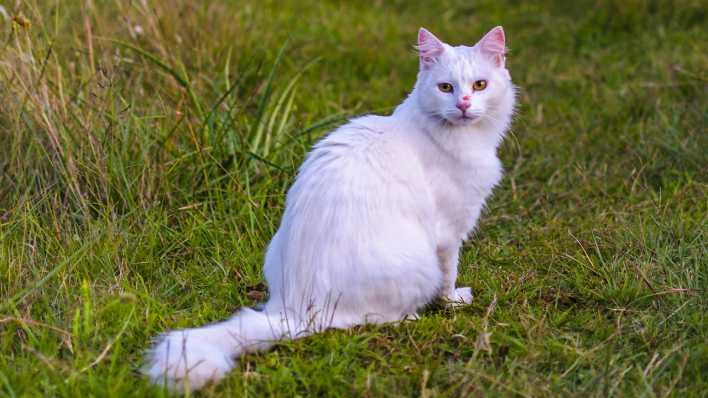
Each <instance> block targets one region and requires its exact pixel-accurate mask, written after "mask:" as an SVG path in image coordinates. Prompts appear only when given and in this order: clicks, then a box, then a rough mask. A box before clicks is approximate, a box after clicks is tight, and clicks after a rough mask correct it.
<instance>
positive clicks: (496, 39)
mask: <svg viewBox="0 0 708 398" xmlns="http://www.w3.org/2000/svg"><path fill="white" fill-rule="evenodd" d="M505 41H506V39H505V37H504V28H502V27H501V26H497V27H496V28H493V29H492V30H490V31H489V32H488V33H487V34H486V35H484V37H483V38H482V40H480V41H479V43H477V47H479V50H480V51H481V53H482V54H483V55H485V56H487V57H488V58H489V59H491V60H492V61H493V62H494V64H495V65H496V66H498V67H500V68H503V67H504V61H505V59H506V58H505V54H506V44H505Z"/></svg>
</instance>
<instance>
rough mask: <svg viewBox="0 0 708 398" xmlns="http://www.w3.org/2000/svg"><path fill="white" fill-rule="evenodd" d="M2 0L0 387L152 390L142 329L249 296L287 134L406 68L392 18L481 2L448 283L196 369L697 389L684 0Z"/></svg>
mask: <svg viewBox="0 0 708 398" xmlns="http://www.w3.org/2000/svg"><path fill="white" fill-rule="evenodd" d="M145 3H147V6H145V5H144V4H145ZM202 3H203V4H202ZM3 6H4V9H5V11H6V12H7V14H8V16H9V17H10V18H13V17H16V18H15V22H12V23H11V22H10V21H9V20H8V19H3V16H2V13H0V396H9V397H14V396H17V397H20V396H58V397H74V396H100V397H104V396H114V397H123V396H153V395H161V394H165V393H164V391H162V390H160V389H159V388H157V387H154V386H151V385H150V384H149V383H147V381H146V380H145V379H143V378H142V377H141V376H140V375H139V373H138V369H139V367H140V365H141V361H142V351H143V350H144V349H145V348H146V347H148V345H149V344H150V339H151V337H153V336H155V335H157V334H158V333H160V332H162V331H165V330H168V329H172V328H178V327H187V326H195V325H200V324H204V323H207V322H211V321H215V320H220V319H223V318H225V317H226V316H228V315H229V314H230V313H232V312H233V311H234V310H236V309H237V308H239V307H240V306H243V305H253V304H255V303H256V302H258V301H259V297H262V296H263V292H264V291H265V286H264V285H263V277H262V272H261V270H262V257H263V253H264V250H265V247H266V245H267V242H268V240H269V238H270V237H271V236H272V234H273V233H274V231H275V229H276V228H277V225H278V222H279V219H280V215H281V214H282V211H283V198H284V194H285V192H286V190H287V188H288V186H289V184H290V183H291V182H292V180H293V178H294V175H295V169H296V167H297V166H298V165H299V163H300V162H301V161H302V159H303V157H304V155H305V153H306V151H307V150H308V148H309V147H310V146H311V145H312V143H313V142H315V141H316V140H317V139H318V138H319V137H321V136H322V135H323V134H324V133H326V131H327V130H328V129H329V128H331V127H333V126H335V125H336V124H338V123H341V122H342V121H343V120H344V118H346V117H347V116H351V115H355V114H361V113H366V112H374V111H375V112H388V111H389V110H390V109H392V107H393V106H395V105H396V104H397V103H398V102H399V101H400V100H401V99H402V98H403V97H404V96H405V95H406V93H407V92H408V91H409V90H410V88H411V87H412V84H413V82H414V79H415V73H416V69H417V60H416V56H415V54H414V52H413V51H412V49H411V44H412V43H413V40H414V39H415V36H416V31H417V29H418V27H419V26H425V27H427V28H429V29H430V30H432V31H433V32H435V33H436V34H438V35H439V37H441V38H443V39H445V40H448V41H450V42H453V43H462V42H464V43H472V42H474V41H476V40H477V39H478V38H479V37H480V36H481V35H482V34H483V33H484V32H486V31H487V30H488V29H489V28H491V27H492V26H495V25H497V24H502V25H504V27H505V29H506V32H507V36H508V42H509V43H508V44H509V46H510V47H511V49H512V52H511V54H510V56H509V59H508V65H509V68H510V70H511V72H512V75H513V77H514V81H515V82H516V84H518V85H519V86H520V96H519V103H520V106H519V110H518V115H517V117H516V120H515V123H514V127H513V131H512V132H511V134H510V136H509V137H508V139H507V140H506V142H505V144H504V145H503V147H502V148H501V156H502V159H503V162H504V165H505V168H506V170H507V174H506V177H505V179H504V181H503V183H502V185H501V186H500V187H499V189H497V191H496V193H495V195H494V197H493V199H492V200H491V202H490V203H489V206H488V209H487V211H486V213H485V215H484V216H483V219H482V221H481V225H480V229H479V232H478V233H477V234H476V236H475V237H474V239H472V240H471V241H470V242H469V243H468V244H467V245H466V246H465V249H464V254H463V256H462V265H461V274H460V278H459V282H460V284H463V285H471V286H472V287H473V289H474V291H475V294H476V300H475V303H474V304H473V305H471V306H469V307H466V308H462V309H457V310H447V309H441V308H432V309H430V310H428V311H426V312H425V313H424V314H423V316H422V318H421V319H420V320H419V321H417V322H411V323H405V324H403V325H399V326H391V325H389V326H366V327H360V328H356V329H353V330H348V331H330V332H327V333H324V334H322V335H318V336H314V337H310V338H306V339H302V340H298V341H295V342H286V343H282V344H279V345H278V346H277V347H276V348H275V349H273V350H271V351H269V352H266V353H259V354H253V355H248V356H246V357H244V358H243V359H242V360H241V361H239V363H238V365H237V369H236V370H235V371H234V372H233V373H232V374H230V375H229V377H228V378H227V379H226V380H225V381H224V382H223V383H221V384H219V385H217V386H211V387H209V388H207V389H206V390H204V391H203V392H202V393H199V394H198V395H200V396H242V395H243V396H246V395H248V396H261V395H276V396H325V395H329V396H421V397H432V396H451V397H456V396H517V395H518V396H559V395H562V396H601V397H606V396H643V397H663V396H676V397H685V396H706V394H707V393H706V391H708V381H707V380H708V343H707V342H708V325H706V311H708V305H707V304H708V303H707V300H706V297H707V294H706V289H707V288H708V281H707V280H706V279H707V268H708V267H707V265H708V260H706V257H707V256H708V250H707V249H706V244H707V239H706V231H707V230H708V228H707V226H706V223H707V221H708V199H707V195H706V192H707V189H706V188H707V185H708V178H707V177H708V156H707V152H708V151H707V149H706V148H708V133H707V132H706V125H707V124H708V101H707V99H708V98H707V97H708V88H707V87H708V75H707V74H706V71H707V70H708V41H706V40H705V38H706V37H707V29H706V26H708V18H707V16H706V13H707V11H706V7H705V4H704V3H702V2H700V1H675V2H672V3H671V2H663V1H661V2H660V1H639V0H636V1H634V0H633V1H599V2H593V1H577V2H566V1H561V0H557V1H547V2H539V3H535V4H534V5H532V4H531V2H513V1H504V2H502V1H491V0H489V1H480V2H477V1H474V2H473V1H440V2H425V3H420V4H413V3H412V2H407V1H380V2H376V3H375V4H373V5H372V4H369V3H368V2H319V1H298V2H287V3H285V4H281V3H280V2H260V1H259V2H255V1H254V2H231V1H209V2H197V1H192V2H188V1H176V0H175V1H169V2H162V1H159V2H158V1H147V2H140V1H132V2H126V1H118V0H116V1H93V2H89V1H87V2H80V1H73V2H68V1H63V2H61V1H50V0H45V1H40V0H30V1H20V2H19V3H18V4H17V5H15V2H4V3H3ZM21 15H22V16H24V17H21ZM27 22H29V23H27Z"/></svg>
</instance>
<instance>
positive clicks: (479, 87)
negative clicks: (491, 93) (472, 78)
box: [472, 80, 487, 91]
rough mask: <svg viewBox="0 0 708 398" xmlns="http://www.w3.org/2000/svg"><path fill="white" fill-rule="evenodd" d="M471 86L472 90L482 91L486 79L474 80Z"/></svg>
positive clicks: (485, 84)
mask: <svg viewBox="0 0 708 398" xmlns="http://www.w3.org/2000/svg"><path fill="white" fill-rule="evenodd" d="M472 88H473V89H474V91H482V90H484V89H485V88H487V81H486V80H477V81H476V82H474V83H472Z"/></svg>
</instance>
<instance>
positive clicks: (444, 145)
mask: <svg viewBox="0 0 708 398" xmlns="http://www.w3.org/2000/svg"><path fill="white" fill-rule="evenodd" d="M418 51H419V55H420V71H419V73H418V80H417V82H416V85H415V88H414V89H413V91H412V92H411V94H410V95H409V96H408V98H407V99H406V100H405V101H404V102H403V103H402V104H401V105H400V106H398V107H397V108H396V110H395V111H394V113H393V114H392V115H391V116H364V117H360V118H357V119H354V120H352V121H350V122H349V123H348V124H346V125H344V126H341V127H340V128H338V129H337V130H336V131H334V132H332V133H331V134H329V135H328V136H327V137H326V138H324V139H323V140H321V141H320V142H318V143H317V144H316V145H315V147H314V149H313V150H312V152H311V153H310V154H309V156H308V157H307V159H306V160H305V162H304V163H303V165H302V167H301V168H300V171H299V174H298V176H297V179H296V180H295V183H294V184H293V186H292V188H290V191H289V192H288V195H287V200H286V207H285V214H284V215H283V220H282V224H281V225H280V228H279V229H278V232H277V233H276V234H275V236H274V237H273V240H272V241H271V243H270V245H269V246H268V251H267V254H266V258H265V278H266V280H267V282H268V286H269V292H270V298H269V300H268V302H267V303H265V304H264V305H263V306H262V308H261V309H260V310H254V309H249V308H244V309H241V310H240V311H239V312H238V313H236V314H235V315H234V316H233V317H232V318H231V319H229V320H227V321H224V322H221V323H215V324H212V325H208V326H205V327H201V328H195V329H186V330H178V331H172V332H169V333H167V334H165V335H163V336H162V337H161V338H160V339H159V340H158V341H157V343H156V345H155V346H154V347H153V348H152V350H151V351H150V353H149V360H148V363H147V364H146V366H145V373H146V374H147V375H148V376H149V377H150V378H151V379H152V380H153V381H154V382H156V383H163V382H164V383H166V384H167V386H168V387H170V388H173V389H197V388H200V387H202V386H203V385H204V384H206V383H207V382H210V381H216V380H219V379H221V378H222V377H224V375H225V374H226V373H227V372H228V371H229V370H231V368H233V366H234V360H235V358H236V357H238V356H239V355H241V354H242V353H244V352H247V351H253V350H260V349H265V348H267V347H269V346H271V345H272V344H273V343H274V342H275V341H276V340H280V339H294V338H298V337H302V336H306V335H309V334H312V333H315V332H317V331H321V330H323V329H325V328H330V327H331V328H348V327H351V326H353V325H360V324H363V323H371V322H373V323H381V322H392V321H399V320H401V319H404V318H406V317H413V318H415V317H416V316H417V315H416V311H418V310H419V309H420V308H422V307H424V306H425V305H426V304H428V303H430V302H431V301H433V300H434V299H436V298H437V297H443V298H446V299H447V300H449V301H450V302H451V303H456V304H466V303H470V302H471V300H472V292H471V290H470V288H457V289H456V288H455V279H456V278H457V263H458V252H459V250H460V246H461V244H462V242H463V240H465V239H466V238H467V236H468V234H469V233H470V232H471V231H472V230H473V228H474V227H475V224H476V223H477V219H478V218H479V215H480V212H481V211H482V207H483V206H484V202H485V200H486V199H487V197H488V196H489V195H490V193H491V192H492V189H493V188H494V186H495V185H496V184H497V183H498V182H499V180H500V179H501V176H502V167H501V163H500V161H499V159H498V158H497V155H496V152H497V147H498V146H499V144H500V143H501V141H502V139H503V137H504V134H505V131H506V130H507V128H508V127H509V124H510V122H511V117H512V114H513V110H514V101H515V98H514V97H515V89H514V86H513V85H512V83H511V78H510V76H509V72H508V71H507V70H506V68H505V65H504V60H505V58H504V54H505V51H506V47H505V43H504V31H503V29H502V28H501V27H496V28H494V29H492V30H491V31H490V32H489V33H487V34H486V35H485V36H484V38H482V40H480V41H479V43H477V44H476V45H475V46H473V47H466V46H458V47H452V46H450V45H448V44H445V43H443V42H441V41H440V40H438V39H437V38H436V37H435V36H434V35H433V34H431V33H430V32H428V31H427V30H425V29H422V28H421V29H420V31H419V33H418Z"/></svg>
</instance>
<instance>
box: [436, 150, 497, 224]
mask: <svg viewBox="0 0 708 398" xmlns="http://www.w3.org/2000/svg"><path fill="white" fill-rule="evenodd" d="M428 170H429V173H428V181H429V184H430V187H431V188H432V191H431V192H432V195H433V197H434V202H435V207H436V208H435V212H436V213H437V215H438V217H440V218H441V221H443V222H444V224H446V225H448V226H450V227H451V228H453V229H455V231H454V232H453V233H454V234H456V235H458V234H459V235H466V234H467V233H469V231H470V230H471V229H472V228H474V226H475V224H476V222H477V218H478V217H479V214H480V211H481V209H482V207H483V206H484V202H485V201H486V200H487V198H488V197H489V195H490V194H491V192H492V189H493V188H494V186H495V185H497V184H498V183H499V181H500V180H501V175H502V169H501V164H500V162H499V160H498V158H497V157H496V156H495V155H489V156H479V157H478V158H476V159H474V160H473V161H469V162H467V163H465V164H461V163H459V162H455V161H447V162H440V161H439V162H437V163H436V164H435V165H433V166H432V167H430V168H429V169H428Z"/></svg>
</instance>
